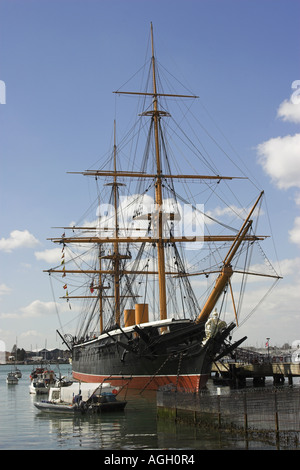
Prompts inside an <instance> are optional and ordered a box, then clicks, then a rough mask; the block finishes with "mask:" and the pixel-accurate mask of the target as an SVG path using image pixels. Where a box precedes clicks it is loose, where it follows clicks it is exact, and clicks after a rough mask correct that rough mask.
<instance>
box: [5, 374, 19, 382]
mask: <svg viewBox="0 0 300 470" xmlns="http://www.w3.org/2000/svg"><path fill="white" fill-rule="evenodd" d="M6 383H7V384H8V385H17V384H18V383H19V379H18V377H16V375H15V373H14V372H9V373H8V374H7V377H6Z"/></svg>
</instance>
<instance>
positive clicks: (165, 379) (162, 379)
mask: <svg viewBox="0 0 300 470" xmlns="http://www.w3.org/2000/svg"><path fill="white" fill-rule="evenodd" d="M73 377H74V379H76V380H80V381H81V382H93V383H102V382H104V381H107V382H109V383H111V384H112V385H113V386H115V387H116V386H123V385H128V388H130V389H137V390H142V389H145V390H157V389H158V388H159V387H161V386H163V385H169V384H174V385H177V386H178V387H179V388H184V389H186V390H193V391H198V390H199V389H200V388H203V387H205V385H206V383H207V380H208V378H209V374H203V375H180V376H179V377H177V376H175V375H174V376H172V375H171V376H156V377H155V378H152V377H149V376H148V377H147V376H135V377H134V376H133V377H131V378H126V377H121V376H120V378H117V377H116V376H114V377H109V376H100V375H92V374H82V373H80V372H75V371H73Z"/></svg>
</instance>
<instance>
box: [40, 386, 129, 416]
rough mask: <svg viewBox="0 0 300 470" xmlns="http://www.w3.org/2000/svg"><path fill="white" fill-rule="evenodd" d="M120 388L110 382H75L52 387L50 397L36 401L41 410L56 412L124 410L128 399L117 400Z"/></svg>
mask: <svg viewBox="0 0 300 470" xmlns="http://www.w3.org/2000/svg"><path fill="white" fill-rule="evenodd" d="M117 394H118V390H117V389H116V387H112V386H111V385H110V384H108V383H106V384H99V383H80V382H77V383H73V384H72V385H69V386H67V387H51V388H50V391H49V399H48V400H42V401H40V402H35V403H34V406H35V407H36V408H37V409H38V410H40V411H46V412H56V413H101V412H107V411H122V410H124V408H125V406H126V403H127V402H126V401H124V400H123V401H121V400H117Z"/></svg>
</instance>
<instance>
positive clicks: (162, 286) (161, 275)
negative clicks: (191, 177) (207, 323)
mask: <svg viewBox="0 0 300 470" xmlns="http://www.w3.org/2000/svg"><path fill="white" fill-rule="evenodd" d="M151 49H152V76H153V118H152V119H153V122H154V137H155V154H156V171H157V176H156V184H155V204H156V212H157V213H158V220H157V226H158V242H157V244H156V246H157V264H158V285H159V309H160V319H161V320H165V319H166V318H167V299H166V277H165V276H166V273H165V252H164V242H163V217H162V203H163V200H162V188H161V173H162V171H161V160H160V146H159V130H158V127H159V126H158V122H159V119H160V117H159V111H158V106H157V88H156V75H155V57H154V44H153V26H152V23H151Z"/></svg>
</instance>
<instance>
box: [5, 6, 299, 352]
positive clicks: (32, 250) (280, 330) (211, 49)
mask: <svg viewBox="0 0 300 470" xmlns="http://www.w3.org/2000/svg"><path fill="white" fill-rule="evenodd" d="M150 22H152V23H153V25H154V33H155V44H156V49H157V54H158V57H159V61H160V62H161V63H163V64H165V63H166V64H167V67H168V70H172V72H173V73H174V75H176V76H178V75H179V77H180V80H181V81H184V82H185V83H187V86H188V88H189V89H191V90H193V91H194V92H195V94H197V95H199V96H200V99H201V101H202V102H203V103H204V105H205V107H206V108H207V109H208V110H209V113H210V114H211V115H212V116H214V118H215V119H216V120H217V122H218V126H220V128H221V129H222V132H223V134H224V135H225V136H226V138H227V139H228V141H230V142H231V143H232V145H233V147H234V151H235V153H237V154H238V155H239V156H240V157H239V158H241V159H242V160H243V161H244V163H245V165H247V167H248V168H250V169H251V174H252V175H253V178H255V181H258V182H259V186H260V187H262V188H263V189H264V190H265V194H266V199H267V203H268V211H269V218H270V221H271V227H272V233H271V235H272V239H273V240H274V246H275V247H276V250H274V254H273V255H272V256H273V257H272V261H274V262H275V263H277V264H276V266H278V267H279V271H280V273H281V274H282V276H283V279H282V281H280V283H278V284H277V287H276V289H275V290H274V291H273V292H272V294H271V296H270V297H269V298H268V299H267V300H266V306H265V310H264V308H262V310H261V311H260V312H259V314H258V315H257V316H254V317H251V321H249V323H247V324H246V325H245V326H243V328H242V331H241V335H242V334H246V335H247V336H248V340H247V344H248V345H253V346H257V347H262V346H263V345H264V344H265V341H266V338H267V337H269V338H270V345H276V346H281V345H282V344H284V343H286V342H287V343H289V344H292V343H293V342H294V341H296V340H299V339H300V277H299V272H300V251H299V249H300V153H299V151H300V130H299V123H300V70H299V64H300V61H299V55H300V54H299V53H300V24H299V23H300V2H299V1H298V0H272V1H271V0H151V1H150V0H139V1H138V0H126V1H125V0H51V1H50V0H1V1H0V159H1V160H0V165H1V166H0V205H1V206H0V207H1V221H0V342H1V344H2V345H4V347H5V349H6V350H11V348H12V347H13V345H14V344H15V343H16V342H17V344H18V347H20V348H24V349H27V350H31V349H36V348H43V347H45V346H46V347H47V348H48V349H51V348H56V347H61V341H60V339H59V338H58V337H57V335H56V333H55V330H56V329H57V328H59V318H58V315H57V311H56V308H55V304H54V302H53V296H52V292H51V285H50V283H49V279H48V274H46V273H44V272H43V270H44V269H49V268H50V267H51V266H50V264H49V263H48V262H47V259H48V258H47V254H48V255H49V253H50V252H49V251H47V250H52V249H53V245H52V244H51V242H50V241H47V238H49V237H52V236H56V235H57V233H56V232H55V233H54V232H53V229H51V227H56V226H64V225H66V224H68V223H69V222H70V221H71V220H74V219H75V220H76V219H77V216H78V215H81V214H82V213H84V210H85V207H86V198H89V188H86V187H84V188H83V189H82V190H81V189H80V190H79V188H80V185H79V184H78V180H77V179H75V180H74V177H72V176H70V175H68V174H67V172H68V171H82V170H85V169H86V168H91V167H92V165H93V163H94V162H95V161H98V159H99V158H100V156H101V155H104V154H105V152H107V149H108V148H109V145H110V144H111V134H112V122H113V119H114V118H115V112H116V104H115V96H114V95H113V93H112V92H113V91H114V90H117V89H119V88H120V86H122V85H123V84H124V83H125V82H126V80H127V78H128V77H130V76H131V75H132V74H133V73H134V72H135V71H136V70H138V68H139V67H140V66H141V65H143V63H144V61H145V53H146V47H147V42H148V39H149V30H150ZM122 131H123V129H122V128H121V129H120V131H119V132H120V134H121V133H122ZM239 333H240V332H239Z"/></svg>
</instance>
